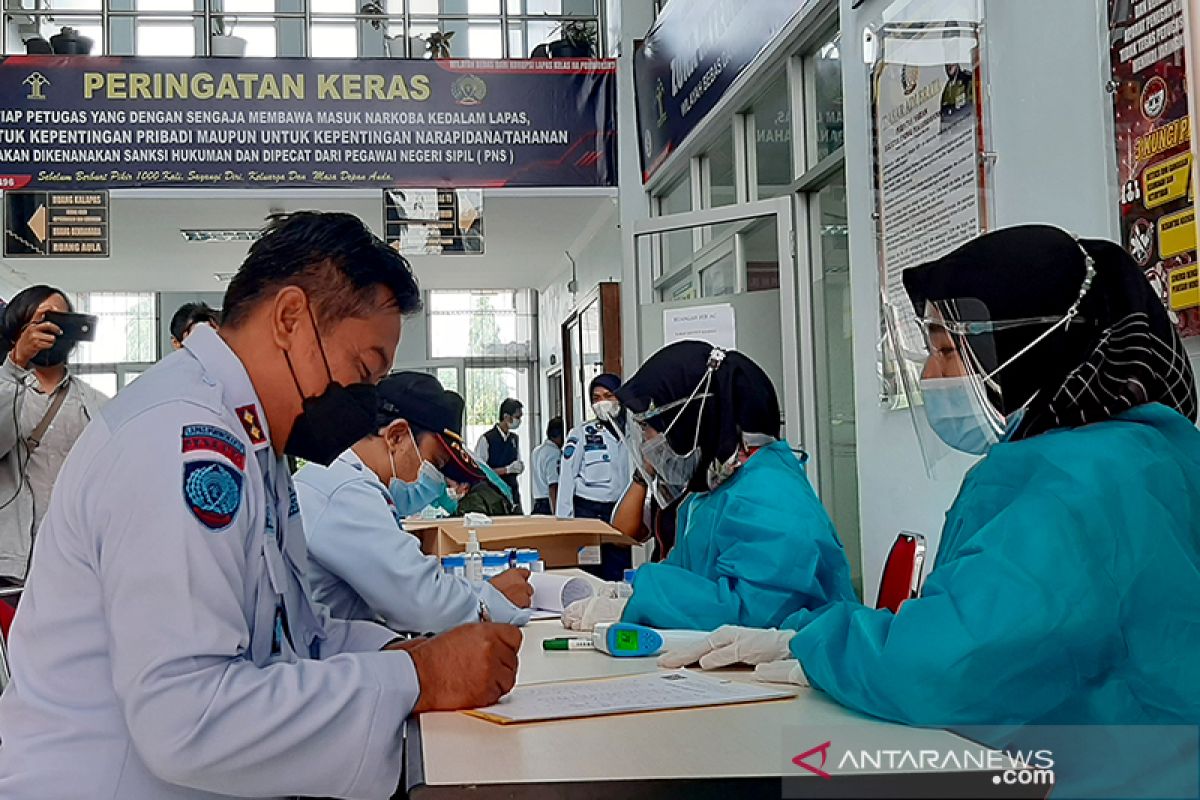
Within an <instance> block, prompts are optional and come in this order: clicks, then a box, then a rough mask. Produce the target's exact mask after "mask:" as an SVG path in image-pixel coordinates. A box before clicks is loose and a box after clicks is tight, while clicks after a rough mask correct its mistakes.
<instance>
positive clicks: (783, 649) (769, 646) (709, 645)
mask: <svg viewBox="0 0 1200 800" xmlns="http://www.w3.org/2000/svg"><path fill="white" fill-rule="evenodd" d="M795 635H796V632H795V631H777V630H775V629H773V628H772V629H770V630H762V629H761V628H742V627H739V626H737V625H724V626H722V627H720V628H717V629H716V630H715V631H713V632H712V633H710V634H709V635H708V636H706V637H704V638H703V639H701V640H700V641H698V642H695V643H693V644H691V645H688V646H686V647H680V648H677V649H675V650H670V651H668V652H666V653H663V654H662V655H661V656H660V657H659V659H658V665H659V666H660V667H667V668H668V669H677V668H679V667H686V666H688V665H689V664H695V663H696V662H697V661H698V662H700V668H701V669H718V668H720V667H727V666H729V665H730V664H766V663H768V662H771V661H781V660H783V659H785V658H789V657H790V656H791V654H792V652H791V650H789V649H788V643H789V642H790V641H792V637H793V636H795Z"/></svg>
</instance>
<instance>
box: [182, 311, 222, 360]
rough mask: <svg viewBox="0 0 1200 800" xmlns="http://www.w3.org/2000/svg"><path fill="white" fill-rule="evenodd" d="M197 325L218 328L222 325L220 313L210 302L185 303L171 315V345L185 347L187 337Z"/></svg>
mask: <svg viewBox="0 0 1200 800" xmlns="http://www.w3.org/2000/svg"><path fill="white" fill-rule="evenodd" d="M197 325H207V326H208V327H210V328H212V329H213V330H216V329H218V328H220V326H221V315H220V313H219V312H218V311H217V310H216V309H215V308H212V307H211V306H209V305H208V303H184V304H183V305H181V306H180V307H179V308H177V309H175V313H174V314H173V315H172V316H171V347H172V348H173V349H175V350H178V349H179V348H181V347H183V340H184V339H186V338H187V337H188V336H189V335H190V334H191V332H192V331H193V330H194V329H195V327H196V326H197Z"/></svg>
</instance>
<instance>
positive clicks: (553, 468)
mask: <svg viewBox="0 0 1200 800" xmlns="http://www.w3.org/2000/svg"><path fill="white" fill-rule="evenodd" d="M562 447H563V418H562V417H555V418H554V419H552V420H550V422H549V424H547V425H546V441H544V442H542V443H541V444H539V445H538V446H537V447H535V448H533V454H532V455H531V456H530V457H529V461H530V462H531V463H532V465H533V474H532V475H531V476H530V477H532V478H533V481H532V483H533V509H532V511H531V513H533V514H543V515H551V514H553V513H554V506H555V503H557V502H558V480H559V472H560V471H561V469H562Z"/></svg>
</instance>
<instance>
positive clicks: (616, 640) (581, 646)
mask: <svg viewBox="0 0 1200 800" xmlns="http://www.w3.org/2000/svg"><path fill="white" fill-rule="evenodd" d="M542 648H543V649H544V650H599V651H600V652H601V653H606V654H608V655H610V656H616V657H617V658H637V657H642V656H652V655H656V654H657V653H658V652H659V651H660V650H662V648H663V637H662V636H661V635H660V634H659V632H658V631H656V630H653V629H651V628H647V627H646V626H644V625H634V624H633V623H630V622H601V623H599V624H598V625H596V628H595V630H593V631H592V638H591V639H588V638H586V637H582V636H581V637H569V638H562V639H546V640H545V641H543V642H542Z"/></svg>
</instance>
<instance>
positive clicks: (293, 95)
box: [0, 56, 616, 190]
mask: <svg viewBox="0 0 1200 800" xmlns="http://www.w3.org/2000/svg"><path fill="white" fill-rule="evenodd" d="M615 77H616V72H615V62H612V61H608V60H545V59H542V60H529V61H463V60H457V61H456V60H444V61H431V60H412V61H408V60H398V59H397V60H393V59H358V60H353V61H331V60H324V59H240V58H239V59H229V58H212V59H201V58H194V59H143V58H92V57H78V56H76V57H69V58H64V57H53V56H10V57H8V58H4V59H0V190H3V189H19V188H22V187H30V188H44V189H68V188H93V189H110V188H123V187H147V186H155V187H163V186H174V187H180V188H205V187H221V188H230V187H236V188H248V187H255V188H294V187H321V186H329V187H342V188H345V187H356V188H371V187H375V188H379V187H382V188H389V187H430V188H432V187H473V188H492V187H518V186H519V187H537V186H555V187H558V186H568V187H571V186H613V185H615V179H616V142H615V140H616V122H615V108H616V80H615Z"/></svg>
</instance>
